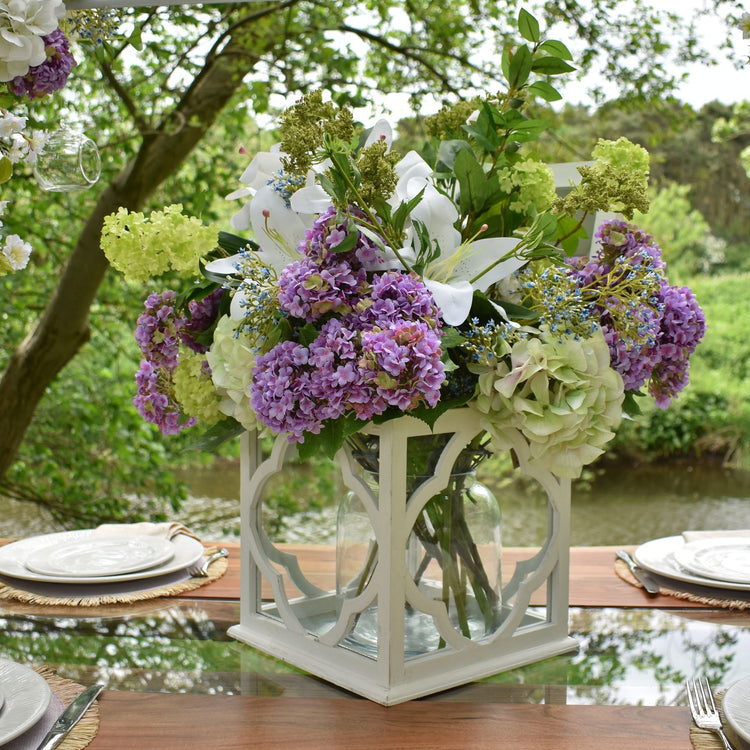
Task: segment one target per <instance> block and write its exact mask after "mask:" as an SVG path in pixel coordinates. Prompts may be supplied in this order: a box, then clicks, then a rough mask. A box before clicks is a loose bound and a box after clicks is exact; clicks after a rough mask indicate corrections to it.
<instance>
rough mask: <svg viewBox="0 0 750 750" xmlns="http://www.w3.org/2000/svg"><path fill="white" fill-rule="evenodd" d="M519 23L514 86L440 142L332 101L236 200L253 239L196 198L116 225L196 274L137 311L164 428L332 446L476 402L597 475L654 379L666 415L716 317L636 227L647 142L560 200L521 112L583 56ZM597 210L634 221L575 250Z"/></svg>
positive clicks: (306, 106)
mask: <svg viewBox="0 0 750 750" xmlns="http://www.w3.org/2000/svg"><path fill="white" fill-rule="evenodd" d="M519 30H520V32H521V35H522V36H523V37H524V40H525V41H524V42H523V43H522V44H520V45H519V46H518V47H517V48H516V49H515V50H510V51H509V52H508V53H506V55H505V56H504V58H503V65H502V71H503V75H504V77H505V79H506V81H507V91H505V92H503V93H499V94H497V95H493V96H488V97H487V98H486V99H483V100H481V101H480V100H476V101H472V102H462V103H460V104H458V105H456V106H454V107H451V108H445V109H443V110H442V111H441V112H439V113H438V114H437V115H435V116H433V117H431V118H429V119H428V128H429V132H430V135H431V138H432V140H431V142H430V143H428V144H427V146H426V147H425V149H424V151H423V153H422V154H421V155H420V154H417V153H416V152H414V151H411V152H409V153H407V154H405V155H403V156H401V155H399V154H398V153H397V145H398V144H397V143H394V142H393V137H392V131H391V128H390V126H389V125H388V123H387V122H386V121H384V120H381V121H378V122H376V123H375V125H374V126H373V127H372V128H371V129H369V130H368V131H364V132H361V131H360V130H359V129H358V128H357V127H356V125H355V123H354V121H353V116H352V113H351V112H350V111H349V110H347V109H346V108H341V109H340V108H338V107H336V106H335V105H334V104H333V103H331V102H330V101H325V100H324V97H323V95H322V94H321V92H312V93H310V94H308V95H306V96H304V97H302V98H301V100H300V101H298V102H297V103H296V104H295V105H293V106H292V107H290V108H289V109H288V110H287V111H286V112H284V114H283V115H282V117H281V120H280V124H279V131H280V134H281V143H280V145H279V146H278V148H276V149H274V150H273V151H272V152H265V153H260V154H257V155H256V156H255V157H254V158H253V159H252V161H251V162H250V164H249V166H248V167H247V169H246V170H245V172H244V174H243V175H242V177H241V178H240V181H241V183H242V187H241V188H240V189H239V190H237V191H235V192H234V193H233V194H232V195H230V196H228V197H229V198H231V199H234V200H238V201H240V208H239V210H238V211H237V213H236V214H235V216H234V217H233V219H232V228H233V230H234V232H233V233H227V232H221V231H219V230H218V229H217V228H216V227H203V226H201V225H200V224H199V222H197V221H196V220H195V219H190V218H188V217H185V216H183V215H182V214H181V207H180V206H172V207H169V208H168V209H166V210H165V211H164V212H155V213H154V214H153V215H152V216H151V217H150V218H146V217H144V216H143V215H142V214H137V213H129V212H127V211H126V210H124V209H121V210H120V211H119V212H118V213H117V214H114V215H112V216H110V217H108V218H107V219H106V220H105V226H104V232H103V237H102V248H103V250H104V252H105V253H106V255H107V257H108V258H109V260H110V261H111V262H112V264H113V265H114V266H115V267H116V268H119V269H120V270H122V271H123V272H124V273H125V274H126V276H129V277H130V278H134V279H138V280H140V281H143V280H144V276H143V272H142V271H141V270H140V269H142V268H146V267H147V268H148V271H147V272H146V274H145V276H151V275H155V274H157V273H158V272H159V271H161V270H166V269H168V268H177V269H181V270H183V271H184V270H186V269H187V270H191V271H192V273H193V274H194V275H195V276H197V282H196V281H195V278H194V281H193V283H192V284H191V285H190V287H189V288H188V289H187V290H186V291H185V292H183V293H181V294H175V293H174V292H166V293H163V294H161V295H157V294H153V295H151V296H150V297H149V298H148V300H147V302H146V309H145V311H144V313H143V314H142V315H141V317H140V318H139V320H138V328H137V331H136V338H137V340H138V343H139V346H140V348H141V351H142V352H143V362H142V364H141V369H140V371H139V373H138V375H137V386H138V393H137V395H136V398H135V403H136V406H137V407H138V409H139V411H140V412H141V414H142V415H143V416H144V418H145V419H147V420H149V421H151V422H153V423H155V424H157V425H158V426H159V427H160V429H161V430H162V431H163V432H165V433H174V432H176V431H179V430H180V429H183V428H185V427H188V426H192V425H194V424H196V423H197V422H200V423H203V424H214V425H215V427H214V428H213V429H214V432H215V433H216V434H224V433H226V432H227V431H230V432H231V431H234V432H235V433H236V432H237V431H239V430H242V429H252V428H256V427H257V428H259V429H262V430H265V431H270V432H271V433H274V434H281V433H284V434H286V435H288V438H289V440H290V441H294V442H296V443H298V444H299V451H300V453H301V455H303V456H304V455H312V454H313V453H315V452H322V453H324V454H327V455H333V454H334V453H335V451H336V450H337V449H338V448H339V447H340V446H341V445H342V444H343V443H344V442H345V441H347V439H349V438H350V437H351V436H353V435H356V433H357V432H358V430H359V429H360V428H361V426H362V425H363V424H364V423H365V422H367V421H370V420H374V421H382V420H387V419H392V418H395V417H398V416H401V415H402V414H411V415H413V416H416V417H418V418H420V419H423V420H425V421H426V422H428V423H429V424H434V421H435V420H436V419H437V417H438V416H440V414H442V413H443V412H444V411H446V410H447V409H450V408H454V407H457V406H466V407H468V408H472V409H476V410H478V411H479V412H480V413H481V415H482V424H483V427H484V429H485V430H486V432H487V436H488V437H489V439H490V442H491V444H492V445H493V447H495V448H503V447H507V446H504V444H503V435H502V433H503V429H504V428H505V427H506V426H513V427H515V428H516V429H517V430H519V431H520V432H521V433H522V434H523V435H524V436H525V437H526V439H527V440H528V441H529V443H530V444H531V446H532V454H533V460H534V461H537V462H539V463H541V464H544V465H545V466H546V467H548V468H551V470H553V471H555V472H557V473H558V474H559V475H561V476H566V477H576V476H579V474H580V472H581V470H582V467H583V466H585V465H586V464H589V463H590V462H591V461H593V460H594V459H595V458H596V457H597V456H599V455H601V453H602V452H603V450H604V447H605V445H606V444H607V442H608V441H609V440H610V439H611V438H612V437H613V434H614V433H613V431H614V429H615V428H616V427H617V425H618V423H619V421H620V419H621V416H622V413H623V404H624V400H625V398H626V395H627V396H628V397H630V396H632V395H633V394H638V393H639V392H641V391H643V390H646V391H647V392H648V393H649V394H650V395H651V396H652V397H653V398H654V400H655V402H656V404H657V406H659V407H666V406H667V405H668V404H669V403H670V402H671V400H672V399H673V398H674V397H676V396H677V394H678V393H679V392H680V391H681V390H682V388H683V387H684V386H685V384H686V383H687V377H688V366H689V358H690V355H691V353H692V352H693V351H694V349H695V347H696V346H697V344H698V342H699V341H700V339H701V338H702V336H703V334H704V331H705V318H704V316H703V313H702V311H701V309H700V307H699V305H698V303H697V301H696V300H695V297H694V296H693V294H692V293H691V292H690V290H689V289H687V288H677V287H674V286H671V285H670V284H669V282H668V279H667V276H666V273H665V264H664V262H663V260H662V259H661V256H660V252H659V248H658V245H657V244H656V241H655V240H654V238H653V237H650V236H649V235H646V234H645V233H644V232H642V231H641V230H640V229H639V228H638V227H636V226H635V225H633V224H631V223H630V222H629V220H630V219H632V216H633V212H634V211H635V210H636V209H637V210H639V211H641V212H646V211H647V210H648V202H647V199H646V188H647V180H648V153H647V152H646V151H645V150H644V149H643V148H641V147H640V146H637V145H635V144H632V143H630V142H629V141H627V140H626V139H624V138H620V139H619V140H617V141H604V140H602V141H600V142H599V143H598V145H597V146H596V148H595V149H594V152H593V153H592V162H591V163H589V164H588V165H586V166H581V167H579V172H580V181H579V182H578V183H577V184H575V185H572V186H571V189H570V190H569V192H568V193H567V195H565V197H559V196H557V194H556V192H555V185H554V178H553V173H552V171H551V169H550V168H549V167H548V166H547V165H545V164H544V163H542V162H540V161H538V160H537V159H535V158H534V155H533V150H532V147H533V142H534V140H535V139H536V138H537V137H538V135H539V134H540V133H541V132H542V131H543V130H544V128H545V127H546V123H545V122H544V121H541V120H535V119H529V118H527V117H526V116H525V115H524V114H523V113H522V105H523V102H524V100H525V99H526V98H528V97H529V96H531V95H532V94H534V95H536V96H541V97H542V98H545V99H549V100H553V99H555V98H557V97H558V95H557V92H556V90H555V89H554V88H553V86H552V85H551V84H550V83H549V81H550V77H553V76H555V75H559V74H561V73H563V72H566V71H568V70H572V68H571V66H570V65H569V64H568V63H567V62H566V61H567V60H569V59H570V55H569V52H568V51H567V48H566V47H565V45H564V44H562V43H561V42H558V41H555V40H545V39H543V38H542V36H541V34H540V32H539V27H538V24H537V23H536V21H535V19H533V17H531V16H530V15H529V14H528V13H526V12H525V11H521V13H520V15H519ZM534 71H538V72H539V74H540V76H541V78H540V80H533V74H534ZM596 211H615V212H618V213H619V214H621V215H622V217H623V218H622V219H620V220H615V221H608V222H606V223H604V224H603V225H601V226H600V227H599V228H598V229H597V232H596V236H595V238H594V240H595V241H594V242H592V248H593V252H592V254H591V255H590V256H589V257H585V258H584V257H581V258H579V257H574V256H573V255H572V253H573V252H574V249H575V248H576V247H577V245H578V242H579V240H580V239H581V237H583V236H584V235H585V230H584V229H583V226H584V219H585V218H586V216H587V215H589V214H591V213H594V212H596ZM247 230H252V238H247V237H244V236H241V235H239V234H237V233H238V232H246V231H247ZM217 236H218V245H219V247H218V248H217V247H216V237H217Z"/></svg>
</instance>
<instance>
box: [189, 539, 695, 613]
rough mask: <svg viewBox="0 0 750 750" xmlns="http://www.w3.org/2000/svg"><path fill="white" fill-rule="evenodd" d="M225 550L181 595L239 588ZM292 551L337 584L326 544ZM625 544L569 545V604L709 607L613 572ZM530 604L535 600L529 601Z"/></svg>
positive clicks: (232, 549) (510, 552) (520, 551)
mask: <svg viewBox="0 0 750 750" xmlns="http://www.w3.org/2000/svg"><path fill="white" fill-rule="evenodd" d="M222 544H223V546H225V547H227V549H228V550H229V568H228V570H227V572H226V573H225V574H224V576H222V577H221V578H220V579H219V580H218V581H216V582H214V583H212V584H210V585H208V586H203V587H202V588H200V589H197V590H196V591H193V592H190V593H188V594H185V595H184V596H186V597H188V598H195V599H237V598H238V597H239V592H240V546H239V544H237V543H228V544H226V543H222ZM279 546H280V548H282V549H285V550H288V551H292V552H295V553H296V554H297V556H298V558H299V560H300V566H301V568H302V570H303V571H304V572H305V573H306V575H308V577H309V578H310V580H312V581H313V582H314V583H316V584H318V585H319V586H321V588H324V589H332V588H334V587H335V585H336V584H335V579H334V558H333V554H334V553H333V548H332V547H330V546H325V545H279ZM618 549H627V550H629V551H630V552H632V551H633V550H634V549H635V547H634V546H625V547H609V546H608V547H572V548H571V550H570V594H569V604H570V606H571V607H649V608H657V609H707V607H706V606H705V605H703V604H700V603H697V602H693V601H688V600H685V599H677V598H675V597H672V596H661V595H657V596H652V595H650V594H648V593H646V591H645V590H644V589H641V588H637V587H635V586H631V585H629V584H628V583H626V582H625V581H623V580H622V579H621V578H619V577H618V576H617V574H616V573H615V551H616V550H618ZM531 554H532V551H530V550H528V549H525V548H512V547H511V548H504V549H503V565H504V567H505V569H506V570H509V571H512V569H513V566H514V564H515V562H516V561H518V560H519V559H522V558H526V557H530V556H531ZM532 603H534V602H533V600H532Z"/></svg>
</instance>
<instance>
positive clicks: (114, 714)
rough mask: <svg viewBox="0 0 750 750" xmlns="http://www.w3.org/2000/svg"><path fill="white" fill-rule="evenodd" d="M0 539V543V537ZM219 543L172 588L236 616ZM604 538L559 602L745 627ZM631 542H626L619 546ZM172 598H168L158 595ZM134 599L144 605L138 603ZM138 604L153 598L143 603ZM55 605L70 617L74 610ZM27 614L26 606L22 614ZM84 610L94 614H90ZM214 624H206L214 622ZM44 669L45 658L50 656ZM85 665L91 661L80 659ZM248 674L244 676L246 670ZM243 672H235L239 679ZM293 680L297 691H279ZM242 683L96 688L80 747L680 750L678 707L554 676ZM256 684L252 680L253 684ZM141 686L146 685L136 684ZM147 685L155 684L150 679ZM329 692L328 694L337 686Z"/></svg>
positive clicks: (573, 555)
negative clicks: (585, 696) (626, 565)
mask: <svg viewBox="0 0 750 750" xmlns="http://www.w3.org/2000/svg"><path fill="white" fill-rule="evenodd" d="M0 543H2V542H1V541H0ZM224 546H226V547H227V548H228V549H229V552H230V556H229V567H228V571H227V573H226V574H225V575H224V576H223V577H222V578H220V579H219V580H217V581H215V582H212V583H210V584H207V585H205V586H203V587H201V588H199V589H197V590H195V591H192V592H188V593H185V594H182V595H180V596H179V597H178V600H179V602H180V606H184V607H190V606H192V604H191V602H192V603H194V604H202V605H203V606H205V607H206V610H205V611H206V612H210V613H212V614H211V617H212V618H214V619H215V618H216V617H220V615H219V614H218V613H220V612H222V611H223V609H227V608H229V609H230V610H231V612H229V613H227V614H226V617H227V618H230V619H231V618H232V617H235V616H236V613H237V607H238V601H239V597H240V591H241V586H240V561H241V554H242V551H241V550H240V546H239V544H237V543H228V544H224ZM286 548H287V549H292V550H294V551H296V552H298V556H299V559H300V562H301V567H302V568H303V570H304V571H305V572H306V574H308V576H309V577H310V578H312V579H315V582H317V583H319V584H321V585H324V586H329V585H331V582H332V575H333V556H332V549H331V548H330V547H323V546H304V547H291V546H288V545H287V546H286ZM616 549H617V548H616V547H577V548H573V549H571V551H570V599H569V603H570V605H571V607H577V608H583V609H586V608H591V609H598V608H620V609H623V610H625V609H630V608H632V609H658V610H664V611H668V612H679V614H680V616H682V617H688V618H691V619H692V618H697V619H700V620H706V621H708V622H711V621H715V622H716V623H726V622H730V623H732V624H738V625H740V626H741V627H743V628H744V627H747V626H748V625H750V613H748V612H745V613H742V612H731V611H729V610H725V609H721V608H712V607H711V606H709V605H706V604H700V603H696V602H691V601H686V600H682V599H676V598H674V597H670V596H660V595H659V596H650V595H648V594H647V593H646V592H645V591H644V590H642V589H639V588H636V587H634V586H631V585H630V584H628V583H626V582H625V581H623V580H622V579H621V578H619V577H618V576H617V574H616V573H615V568H614V562H615V554H614V553H615V550H616ZM630 549H631V551H632V549H633V548H632V547H631V548H630ZM531 554H533V551H531V550H526V549H508V550H503V564H504V566H506V567H507V568H511V569H512V565H513V563H514V561H516V560H518V559H522V558H524V557H529V556H531ZM162 601H163V605H164V607H174V605H175V600H174V599H165V600H162ZM144 604H145V603H144ZM150 605H157V606H158V601H153V600H152V602H151V603H150ZM65 609H66V612H64V613H62V614H71V615H78V614H80V612H76V611H75V608H73V607H69V608H65ZM2 610H5V611H6V612H7V611H10V612H13V611H15V614H16V616H19V615H20V616H22V617H23V616H25V615H24V611H25V610H24V605H18V606H16V605H14V604H13V603H12V602H3V603H2V605H0V614H1V611H2ZM29 613H30V614H35V613H32V612H29ZM86 614H90V615H94V614H95V613H94V612H87V613H86ZM217 624H218V623H217ZM50 666H52V667H53V668H54V666H55V665H54V664H50ZM92 669H93V667H92ZM79 674H80V675H81V681H82V682H90V681H93V680H94V679H96V678H95V671H92V672H89V671H85V670H84V671H83V672H80V673H79ZM254 677H257V678H258V680H259V681H260V682H259V683H258V685H252V686H251V683H252V681H253V678H254ZM243 679H244V677H243ZM302 679H304V682H305V690H306V691H307V692H305V693H304V694H302V695H300V694H297V695H295V691H294V689H286V688H285V687H284V686H285V685H286V683H287V682H289V684H290V685H292V688H293V687H294V684H295V680H297V681H299V680H302ZM274 680H275V682H276V683H278V685H280V686H281V687H280V688H279V691H280V692H279V691H277V693H271V692H268V691H267V690H266V689H264V687H263V685H265V684H266V683H269V684H270V683H271V682H273V681H274ZM247 682H248V685H247V686H246V687H247V689H245V688H243V690H242V693H243V694H241V695H208V694H194V693H193V694H190V693H178V692H169V693H165V692H128V691H127V690H105V691H104V693H103V694H102V696H101V698H100V712H101V724H100V728H99V731H98V733H97V735H96V737H95V738H94V740H93V741H92V742H91V744H90V745H89V747H90V748H91V750H123V749H126V748H144V750H150V749H151V748H154V750H170V749H171V748H174V750H190V749H191V748H200V750H206V748H210V750H224V749H226V750H229V749H230V748H231V749H232V750H234V749H235V748H245V747H259V748H260V747H262V748H264V749H265V750H274V749H276V748H278V749H279V750H282V749H283V750H295V749H296V748H305V750H316V749H317V748H321V749H324V750H335V749H336V748H347V750H349V749H350V748H353V747H356V748H358V750H369V748H373V750H374V748H378V750H381V749H383V748H387V749H392V748H404V749H405V750H406V749H407V748H408V749H409V750H419V749H420V748H424V750H428V749H429V750H464V748H471V750H482V749H484V748H487V750H489V749H490V748H492V750H497V749H498V748H513V750H526V749H527V748H528V750H532V748H533V750H546V749H547V748H549V749H550V750H552V749H553V748H554V750H568V749H570V750H594V748H596V750H601V748H602V747H605V748H606V747H611V748H615V749H616V750H620V749H624V750H628V749H629V748H631V747H634V746H637V747H648V748H649V749H650V750H691V748H692V743H691V741H690V738H689V728H690V716H689V712H688V710H687V708H685V707H682V706H636V705H567V704H566V700H567V699H568V697H567V694H566V687H565V679H563V681H562V684H557V685H555V684H550V686H549V695H547V694H545V695H544V696H543V700H544V703H538V702H536V701H538V699H539V697H538V696H536V698H532V699H530V700H529V702H528V703H524V702H523V701H524V698H523V697H522V698H521V699H520V700H514V699H513V698H511V699H510V700H507V696H506V698H502V697H501V698H500V699H497V692H498V691H502V690H506V691H507V690H508V689H509V687H510V688H511V689H512V688H515V689H520V688H522V687H523V686H522V685H521V684H517V685H513V686H507V685H501V684H497V683H495V684H490V683H483V682H478V683H476V684H472V685H470V686H465V687H464V688H461V689H460V692H459V691H454V692H452V691H446V692H445V693H441V694H438V695H435V696H430V697H428V698H425V699H420V700H415V701H411V702H408V703H403V704H399V705H396V706H391V707H388V708H385V707H383V706H380V705H378V704H376V703H372V702H370V701H367V700H364V699H360V698H358V697H356V696H354V697H353V696H351V695H350V694H345V695H342V694H341V691H338V689H336V690H334V689H333V688H330V687H329V686H328V685H327V683H325V682H324V681H322V680H318V681H317V682H318V683H319V685H320V690H319V691H317V692H315V691H314V690H313V691H312V692H310V687H309V686H310V684H311V682H315V678H310V677H309V676H303V675H300V674H279V675H274V676H273V680H268V679H266V680H265V682H263V675H253V674H249V673H248V674H247ZM261 682H263V684H260V683H261ZM146 689H147V690H148V688H146ZM153 689H155V690H159V689H161V690H163V689H164V687H163V686H162V687H161V688H159V687H155V688H153ZM337 691H338V693H337Z"/></svg>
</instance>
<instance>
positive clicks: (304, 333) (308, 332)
mask: <svg viewBox="0 0 750 750" xmlns="http://www.w3.org/2000/svg"><path fill="white" fill-rule="evenodd" d="M318 333H319V331H318V329H317V328H316V327H315V326H314V325H313V324H312V323H307V324H306V325H304V326H303V327H302V328H301V329H300V331H299V342H300V344H302V345H303V346H310V344H312V342H313V341H315V339H316V338H318Z"/></svg>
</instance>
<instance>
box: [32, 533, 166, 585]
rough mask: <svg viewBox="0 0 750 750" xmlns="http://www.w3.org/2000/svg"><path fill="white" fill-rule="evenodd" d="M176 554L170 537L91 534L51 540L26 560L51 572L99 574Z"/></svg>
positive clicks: (80, 575) (132, 568)
mask: <svg viewBox="0 0 750 750" xmlns="http://www.w3.org/2000/svg"><path fill="white" fill-rule="evenodd" d="M173 557H174V545H173V544H172V542H170V541H169V540H168V539H162V538H160V537H155V536H146V535H144V534H122V535H119V534H118V535H113V536H91V537H88V538H86V539H69V540H68V541H63V542H57V543H55V544H50V545H49V546H48V547H42V548H41V549H38V550H36V551H35V552H32V553H31V554H29V555H28V556H27V557H26V560H25V562H24V564H25V565H26V567H27V568H28V569H29V570H32V571H33V572H34V573H42V574H44V575H48V576H55V577H57V578H59V577H60V576H66V577H70V576H74V577H76V578H97V577H101V576H120V575H123V574H125V573H135V572H136V571H139V570H146V569H147V568H153V567H154V566H156V565H161V564H162V563H165V562H167V560H171V559H172V558H173Z"/></svg>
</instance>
